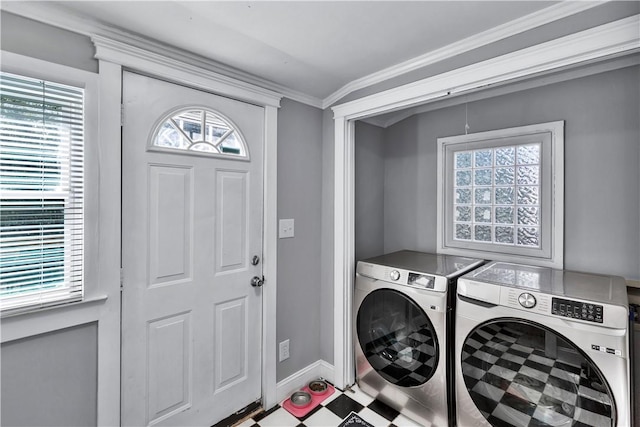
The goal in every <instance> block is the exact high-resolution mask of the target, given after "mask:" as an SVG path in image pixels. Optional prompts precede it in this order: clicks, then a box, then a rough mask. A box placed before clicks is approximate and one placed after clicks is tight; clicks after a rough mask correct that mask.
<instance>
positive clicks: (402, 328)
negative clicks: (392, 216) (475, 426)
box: [353, 251, 484, 427]
mask: <svg viewBox="0 0 640 427" xmlns="http://www.w3.org/2000/svg"><path fill="white" fill-rule="evenodd" d="M483 263H484V261H483V260H478V259H472V258H462V257H455V256H446V255H435V254H427V253H422V252H414V251H400V252H394V253H391V254H387V255H383V256H380V257H376V258H371V259H368V260H364V261H360V262H358V265H357V274H356V283H355V295H354V304H355V307H354V308H355V309H354V323H353V325H354V337H355V355H356V380H357V382H358V386H359V387H360V389H361V390H362V391H364V392H365V393H367V394H369V395H370V396H372V397H374V398H377V399H379V400H381V401H382V402H384V403H386V404H387V405H389V406H391V407H392V408H394V409H396V410H398V411H400V412H401V413H402V414H404V415H406V416H407V417H409V418H412V419H413V420H415V421H417V422H419V423H421V424H423V425H425V426H434V427H443V426H447V425H448V424H449V420H453V419H455V412H453V409H452V408H451V409H449V408H450V406H449V405H448V402H447V401H448V398H451V397H453V396H448V395H447V393H448V390H449V387H448V386H447V378H451V375H448V372H450V373H452V372H453V371H452V370H451V369H452V357H453V355H452V353H451V350H450V348H449V347H450V345H451V344H450V337H449V334H450V333H451V330H452V329H451V327H450V325H449V323H450V321H451V320H452V318H453V316H452V314H451V313H452V312H451V307H450V303H451V300H454V299H455V292H454V291H453V290H452V291H451V293H450V292H449V290H450V289H452V288H453V285H455V281H456V279H457V278H458V276H460V275H461V274H463V273H465V272H467V271H469V270H471V269H473V268H476V267H478V266H480V265H482V264H483ZM448 299H449V301H448ZM450 410H451V412H450V413H449V412H448V411H450Z"/></svg>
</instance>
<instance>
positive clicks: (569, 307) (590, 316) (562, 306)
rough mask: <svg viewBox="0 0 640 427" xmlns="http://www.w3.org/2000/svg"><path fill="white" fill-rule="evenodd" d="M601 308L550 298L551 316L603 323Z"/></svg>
mask: <svg viewBox="0 0 640 427" xmlns="http://www.w3.org/2000/svg"><path fill="white" fill-rule="evenodd" d="M602 313H603V306H601V305H599V304H592V303H587V302H582V301H572V300H568V299H563V298H555V297H554V298H552V300H551V314H555V315H558V316H562V317H571V318H573V319H580V320H586V321H588V322H595V323H602V322H603V315H602Z"/></svg>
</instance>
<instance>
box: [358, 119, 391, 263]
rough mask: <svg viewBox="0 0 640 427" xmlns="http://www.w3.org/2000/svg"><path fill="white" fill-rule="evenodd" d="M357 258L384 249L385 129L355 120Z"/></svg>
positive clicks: (380, 251) (372, 254) (378, 253)
mask: <svg viewBox="0 0 640 427" xmlns="http://www.w3.org/2000/svg"><path fill="white" fill-rule="evenodd" d="M356 141H357V143H356V169H355V176H356V181H355V187H356V189H357V191H356V194H355V222H356V230H355V237H356V238H355V251H356V260H361V259H365V258H370V257H373V256H377V255H382V253H383V252H384V234H383V233H382V230H383V229H384V162H385V158H384V147H385V145H384V131H383V129H382V128H379V127H376V126H372V125H370V124H367V123H364V122H356Z"/></svg>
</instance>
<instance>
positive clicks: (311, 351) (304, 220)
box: [276, 99, 333, 381]
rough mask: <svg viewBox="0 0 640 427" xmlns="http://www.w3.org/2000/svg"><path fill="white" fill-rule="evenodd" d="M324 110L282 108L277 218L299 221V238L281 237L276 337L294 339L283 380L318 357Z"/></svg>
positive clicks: (289, 104)
mask: <svg viewBox="0 0 640 427" xmlns="http://www.w3.org/2000/svg"><path fill="white" fill-rule="evenodd" d="M321 202H322V111H321V110H319V109H317V108H313V107H309V106H307V105H304V104H300V103H298V102H295V101H291V100H288V99H283V100H282V107H281V108H280V111H279V112H278V218H279V219H281V218H293V219H294V220H295V237H293V238H290V239H279V240H278V302H277V304H278V315H277V320H276V322H277V323H276V325H277V332H276V336H277V342H278V343H279V342H281V341H283V340H286V339H289V340H290V347H289V352H290V354H291V357H290V358H289V359H287V360H285V361H283V362H280V363H279V364H278V367H277V380H278V381H280V380H283V379H284V378H286V377H288V376H289V375H291V374H293V373H295V372H298V371H299V370H300V369H303V368H305V367H307V366H308V365H310V364H312V363H315V362H317V361H318V359H320V333H321V322H323V321H324V320H325V319H326V318H327V317H330V316H331V315H332V313H333V311H331V310H330V311H326V310H322V309H321V307H322V304H321V302H320V287H321V275H320V244H321V243H320V242H321V237H322V229H321V211H322V206H321Z"/></svg>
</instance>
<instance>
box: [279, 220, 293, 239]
mask: <svg viewBox="0 0 640 427" xmlns="http://www.w3.org/2000/svg"><path fill="white" fill-rule="evenodd" d="M293 228H294V221H293V219H281V220H280V223H279V227H278V237H279V238H281V239H288V238H290V237H293V234H294V233H293V231H294V230H293Z"/></svg>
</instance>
